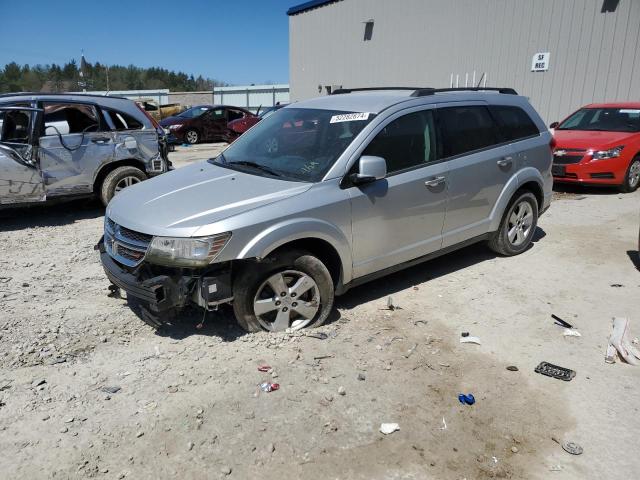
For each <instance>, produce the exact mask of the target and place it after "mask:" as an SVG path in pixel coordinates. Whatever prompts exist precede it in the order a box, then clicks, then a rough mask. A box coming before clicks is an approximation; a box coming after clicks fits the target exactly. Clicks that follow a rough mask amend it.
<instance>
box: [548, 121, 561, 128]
mask: <svg viewBox="0 0 640 480" xmlns="http://www.w3.org/2000/svg"><path fill="white" fill-rule="evenodd" d="M558 125H560V122H553V123H552V124H551V125H549V128H557V127H558Z"/></svg>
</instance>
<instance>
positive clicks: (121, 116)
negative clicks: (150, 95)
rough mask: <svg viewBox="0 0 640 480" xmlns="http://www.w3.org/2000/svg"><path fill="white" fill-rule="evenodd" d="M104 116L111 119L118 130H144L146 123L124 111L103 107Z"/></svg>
mask: <svg viewBox="0 0 640 480" xmlns="http://www.w3.org/2000/svg"><path fill="white" fill-rule="evenodd" d="M102 111H103V112H104V116H105V117H108V118H109V119H110V120H111V123H112V124H113V126H114V127H115V129H116V130H118V131H120V130H142V129H143V128H144V125H142V123H140V122H139V121H138V120H136V119H135V118H133V117H132V116H131V115H128V114H126V113H123V112H118V111H116V110H108V109H103V110H102Z"/></svg>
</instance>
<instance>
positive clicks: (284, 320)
mask: <svg viewBox="0 0 640 480" xmlns="http://www.w3.org/2000/svg"><path fill="white" fill-rule="evenodd" d="M319 310H320V289H319V288H318V284H317V283H316V282H315V280H313V278H311V276H310V275H308V274H306V273H304V272H300V271H298V270H285V271H282V272H277V273H275V274H273V275H271V276H270V277H269V278H267V279H266V280H265V281H264V282H263V283H262V285H260V287H259V288H258V291H257V293H256V295H255V297H254V299H253V312H254V314H255V316H256V319H257V320H258V322H259V323H260V325H261V326H262V328H264V329H265V330H268V331H271V332H280V331H283V330H286V329H287V328H291V329H292V330H299V329H301V328H304V327H306V326H307V325H309V324H310V323H311V322H312V321H313V319H314V318H315V317H316V315H317V313H318V311H319Z"/></svg>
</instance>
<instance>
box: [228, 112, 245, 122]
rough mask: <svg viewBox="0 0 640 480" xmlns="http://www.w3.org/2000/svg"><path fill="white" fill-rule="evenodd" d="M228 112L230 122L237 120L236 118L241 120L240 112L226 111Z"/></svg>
mask: <svg viewBox="0 0 640 480" xmlns="http://www.w3.org/2000/svg"><path fill="white" fill-rule="evenodd" d="M228 112H229V118H228V120H229V121H232V120H237V119H238V118H243V117H244V113H243V112H241V111H240V110H228Z"/></svg>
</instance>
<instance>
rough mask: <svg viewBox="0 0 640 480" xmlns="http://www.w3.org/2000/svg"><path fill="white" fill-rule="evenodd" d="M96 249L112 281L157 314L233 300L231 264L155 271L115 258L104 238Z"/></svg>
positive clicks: (208, 306) (147, 266)
mask: <svg viewBox="0 0 640 480" xmlns="http://www.w3.org/2000/svg"><path fill="white" fill-rule="evenodd" d="M96 249H97V250H99V252H100V262H101V263H102V267H103V268H104V271H105V274H106V275H107V278H108V279H109V281H110V282H111V283H112V284H113V285H115V286H116V287H118V288H119V289H121V290H124V291H125V292H126V293H127V295H128V296H131V297H134V298H136V299H138V300H140V301H142V302H144V303H145V304H146V306H147V308H148V310H149V311H150V312H151V313H153V314H157V315H162V314H163V313H165V312H169V311H176V310H180V309H182V308H183V307H184V306H186V305H187V304H194V305H197V306H200V307H202V308H204V309H206V310H211V309H215V308H216V307H217V306H218V305H220V304H222V303H229V302H231V301H232V300H233V294H232V290H231V266H230V264H222V265H213V266H212V268H209V269H205V270H189V269H181V268H175V269H168V268H164V267H163V268H162V270H163V272H162V273H158V272H154V271H153V268H151V266H149V265H144V264H143V265H140V266H139V267H136V268H134V269H131V268H129V267H126V266H124V265H121V264H119V263H118V262H116V261H115V260H114V259H113V258H111V256H110V255H109V254H108V253H107V252H106V250H105V248H104V242H103V239H100V242H99V243H98V245H96Z"/></svg>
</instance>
